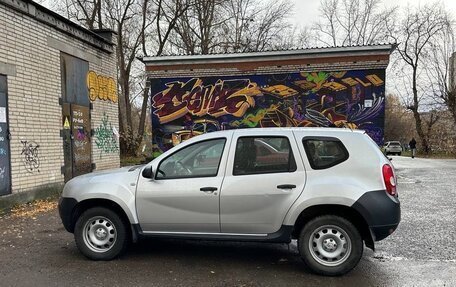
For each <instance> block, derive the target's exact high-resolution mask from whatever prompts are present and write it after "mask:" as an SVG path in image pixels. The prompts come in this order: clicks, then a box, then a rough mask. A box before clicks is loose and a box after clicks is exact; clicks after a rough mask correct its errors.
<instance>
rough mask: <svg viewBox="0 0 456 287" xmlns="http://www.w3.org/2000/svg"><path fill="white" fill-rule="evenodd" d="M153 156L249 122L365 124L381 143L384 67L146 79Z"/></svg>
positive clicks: (262, 124)
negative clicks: (202, 136) (210, 133)
mask: <svg viewBox="0 0 456 287" xmlns="http://www.w3.org/2000/svg"><path fill="white" fill-rule="evenodd" d="M150 81H151V100H152V113H151V114H152V127H153V128H152V134H153V147H154V155H155V156H156V155H158V154H160V153H162V152H163V151H165V150H167V149H169V148H171V147H172V146H174V145H176V144H178V143H179V142H182V141H184V140H186V139H188V138H191V137H193V136H196V135H199V134H202V133H205V132H211V131H216V130H225V129H235V128H248V127H341V128H342V127H347V128H352V129H364V130H366V131H367V133H368V134H369V135H370V136H371V137H372V138H373V139H374V140H375V141H376V142H377V143H378V144H382V143H383V126H384V113H385V70H359V71H333V72H301V73H286V74H268V75H249V76H236V77H231V76H230V77H203V78H174V79H173V78H171V79H170V78H168V79H167V78H161V79H150Z"/></svg>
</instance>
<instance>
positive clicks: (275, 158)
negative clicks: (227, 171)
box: [233, 137, 296, 175]
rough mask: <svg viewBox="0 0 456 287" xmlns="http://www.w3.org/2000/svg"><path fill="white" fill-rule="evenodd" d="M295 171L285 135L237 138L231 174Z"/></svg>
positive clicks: (294, 164)
mask: <svg viewBox="0 0 456 287" xmlns="http://www.w3.org/2000/svg"><path fill="white" fill-rule="evenodd" d="M294 171H296V162H295V159H294V156H293V152H292V150H291V147H290V142H289V141H288V138H286V137H241V138H239V139H238V140H237V144H236V153H235V156H234V168H233V175H247V174H261V173H279V172H294Z"/></svg>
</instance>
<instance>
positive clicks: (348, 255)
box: [298, 215, 363, 276]
mask: <svg viewBox="0 0 456 287" xmlns="http://www.w3.org/2000/svg"><path fill="white" fill-rule="evenodd" d="M298 248H299V253H300V255H301V258H302V259H303V261H304V262H305V264H306V265H307V266H308V267H309V268H310V269H311V270H312V271H313V272H315V273H317V274H321V275H329V276H338V275H343V274H345V273H347V272H349V271H350V270H352V269H353V268H354V267H355V266H356V265H357V264H358V262H359V260H360V259H361V256H362V254H363V240H362V238H361V236H360V234H359V232H358V230H357V229H356V227H355V226H354V225H353V224H352V223H351V222H349V221H348V220H346V219H345V218H342V217H339V216H334V215H324V216H320V217H316V218H314V219H312V220H311V221H309V222H308V223H307V224H306V225H305V226H304V228H303V229H302V230H301V233H300V236H299V243H298Z"/></svg>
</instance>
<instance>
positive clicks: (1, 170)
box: [0, 166, 6, 179]
mask: <svg viewBox="0 0 456 287" xmlns="http://www.w3.org/2000/svg"><path fill="white" fill-rule="evenodd" d="M5 173H6V167H5V166H4V167H0V179H4V178H5Z"/></svg>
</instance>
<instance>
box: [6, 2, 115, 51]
mask: <svg viewBox="0 0 456 287" xmlns="http://www.w3.org/2000/svg"><path fill="white" fill-rule="evenodd" d="M0 4H2V5H5V6H6V7H9V8H11V9H13V10H15V11H17V12H19V13H22V14H24V15H26V16H28V17H30V18H32V19H35V20H36V21H38V22H41V23H43V24H45V25H48V26H50V27H52V28H54V29H56V30H58V31H60V32H62V33H64V34H67V35H71V36H73V37H75V38H77V39H79V40H81V41H83V42H86V43H88V44H90V45H92V46H94V47H96V48H99V49H101V50H103V51H105V52H108V53H112V52H113V46H114V45H115V44H114V43H113V42H111V41H109V40H108V39H106V38H105V37H102V36H100V35H99V34H97V32H96V31H91V30H89V29H87V28H85V27H83V26H81V25H79V24H77V23H75V22H73V21H71V20H69V19H67V18H65V17H64V16H62V15H60V14H58V13H56V12H54V11H52V10H50V9H48V8H46V7H44V6H42V5H40V4H38V3H36V2H34V1H32V0H0ZM106 31H107V30H103V32H106ZM112 32H113V31H112Z"/></svg>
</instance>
